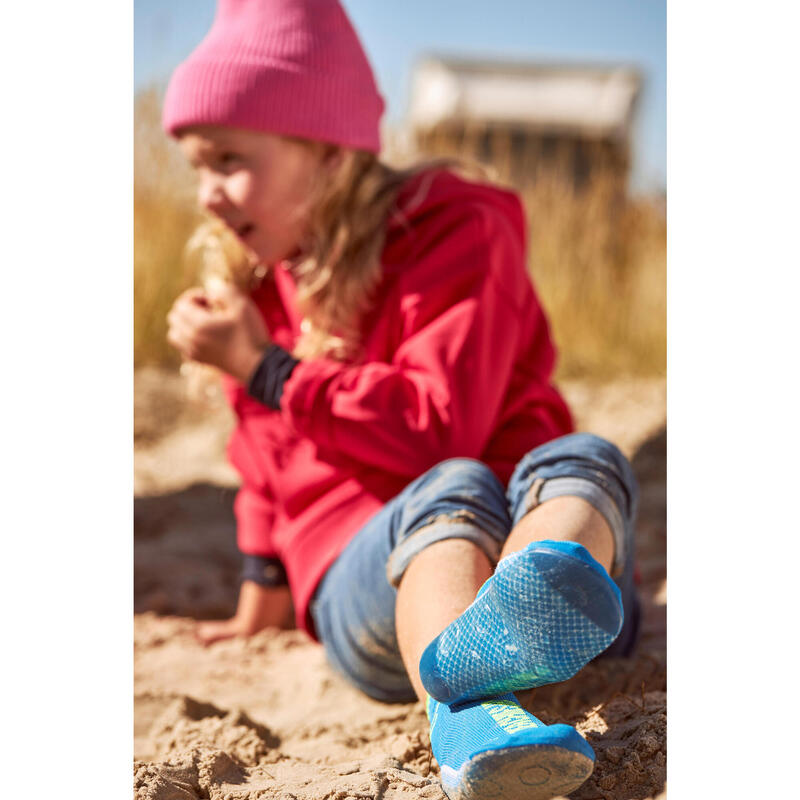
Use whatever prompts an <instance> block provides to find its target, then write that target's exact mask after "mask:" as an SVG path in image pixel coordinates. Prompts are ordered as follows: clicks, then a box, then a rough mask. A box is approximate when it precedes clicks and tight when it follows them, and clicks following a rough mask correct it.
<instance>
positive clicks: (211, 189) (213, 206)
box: [197, 177, 226, 212]
mask: <svg viewBox="0 0 800 800" xmlns="http://www.w3.org/2000/svg"><path fill="white" fill-rule="evenodd" d="M197 202H198V203H199V205H200V207H201V208H204V209H205V210H206V211H211V212H217V211H219V210H220V209H221V208H222V207H223V206H224V205H225V202H226V198H225V192H224V191H223V188H222V185H221V183H220V182H219V181H218V180H216V179H215V178H212V177H208V178H201V179H200V184H199V186H198V187H197Z"/></svg>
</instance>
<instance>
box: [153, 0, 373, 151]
mask: <svg viewBox="0 0 800 800" xmlns="http://www.w3.org/2000/svg"><path fill="white" fill-rule="evenodd" d="M383 110H384V102H383V98H382V97H381V96H380V94H379V93H378V89H377V87H376V85H375V78H374V77H373V74H372V70H371V68H370V65H369V62H368V61H367V57H366V55H365V53H364V50H363V48H362V47H361V42H359V40H358V36H357V35H356V32H355V30H353V26H352V25H351V24H350V20H349V19H348V18H347V15H346V14H345V13H344V10H343V9H342V7H341V5H340V4H339V0H219V2H218V5H217V13H216V16H215V17H214V22H213V24H212V26H211V29H210V30H209V32H208V33H207V34H206V37H205V38H204V39H203V41H202V42H200V44H199V45H198V46H197V48H196V49H195V50H194V52H192V54H191V55H190V56H189V57H188V58H187V59H186V61H184V62H183V63H182V64H180V66H178V68H177V69H176V70H175V72H174V73H173V75H172V78H171V79H170V82H169V86H168V88H167V94H166V98H165V100H164V112H163V119H162V122H163V125H164V128H165V130H167V132H169V133H170V134H172V135H173V136H174V135H176V133H177V131H178V130H179V129H180V128H184V127H187V126H189V125H222V126H226V127H230V128H245V129H247V130H256V131H266V132H268V133H277V134H282V135H285V136H298V137H301V138H305V139H315V140H318V141H323V142H331V143H333V144H339V145H342V146H345V147H351V148H354V149H359V150H370V151H372V152H374V153H378V152H380V148H381V144H380V130H379V123H380V118H381V114H382V113H383Z"/></svg>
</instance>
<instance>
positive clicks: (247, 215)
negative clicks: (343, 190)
mask: <svg viewBox="0 0 800 800" xmlns="http://www.w3.org/2000/svg"><path fill="white" fill-rule="evenodd" d="M179 144H180V147H181V150H183V153H184V155H185V156H186V157H187V159H188V160H189V162H190V163H191V164H192V166H193V167H194V168H195V171H196V172H197V175H198V178H199V186H198V202H199V203H200V205H201V206H202V207H203V208H205V209H206V210H207V211H209V212H210V213H212V214H214V215H215V216H217V217H219V218H220V219H221V220H222V221H223V222H224V223H225V224H226V225H227V226H228V227H229V228H230V229H231V230H232V231H233V232H234V233H235V234H236V235H237V236H238V237H239V239H241V241H242V242H243V243H244V244H245V245H246V246H247V247H248V248H249V249H250V250H252V251H253V252H254V253H255V254H256V256H258V260H259V261H260V262H261V263H263V264H273V263H275V262H276V261H280V260H281V259H284V258H287V257H289V256H290V255H292V254H294V252H295V251H296V250H297V248H298V247H299V246H300V244H301V242H302V240H303V237H304V235H305V232H306V224H305V220H306V214H305V213H304V206H305V205H306V203H307V201H308V198H309V195H310V192H311V188H312V187H313V186H314V181H315V180H319V171H320V169H321V164H322V157H321V155H320V153H319V151H318V150H317V149H312V148H311V147H309V146H308V145H306V144H304V143H301V142H294V141H291V140H287V139H283V138H281V137H279V136H275V135H273V134H269V133H258V132H255V131H245V130H237V129H232V128H220V127H215V126H198V127H195V128H189V129H187V130H186V131H185V132H184V133H183V134H182V135H181V137H180V140H179Z"/></svg>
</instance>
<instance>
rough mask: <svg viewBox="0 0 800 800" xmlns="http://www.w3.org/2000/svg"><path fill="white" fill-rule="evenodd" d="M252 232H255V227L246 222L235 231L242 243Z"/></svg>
mask: <svg viewBox="0 0 800 800" xmlns="http://www.w3.org/2000/svg"><path fill="white" fill-rule="evenodd" d="M253 230H255V226H254V225H252V224H251V223H249V222H248V223H246V224H244V225H242V226H240V227H239V228H237V229H236V235H237V236H238V237H239V238H240V239H242V240H243V241H244V240H246V239H247V237H248V236H249V235H250V234H251V233H252V232H253Z"/></svg>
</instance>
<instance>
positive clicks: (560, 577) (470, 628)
mask: <svg viewBox="0 0 800 800" xmlns="http://www.w3.org/2000/svg"><path fill="white" fill-rule="evenodd" d="M621 628H622V597H621V595H620V591H619V589H618V588H617V585H616V584H615V583H614V581H612V580H611V578H610V577H609V575H608V573H607V572H606V571H605V569H603V567H602V566H601V565H600V564H599V563H598V562H597V561H595V560H594V558H592V556H591V555H589V551H588V550H587V549H586V548H585V547H583V546H582V545H579V544H575V543H574V542H554V541H549V540H547V541H541V542H533V543H531V544H529V545H528V546H527V547H526V548H525V549H524V550H520V551H519V552H516V553H512V554H511V555H509V556H506V558H504V559H502V561H500V563H499V564H498V565H497V569H496V570H495V573H494V575H493V576H492V577H491V578H489V580H488V581H486V583H485V584H484V585H483V586H482V587H481V590H480V592H478V596H477V597H476V598H475V600H474V601H473V603H472V605H470V606H469V608H467V609H466V610H465V611H464V613H463V614H461V616H460V617H458V619H456V620H454V621H453V622H452V623H451V624H450V625H448V627H447V628H445V629H444V630H443V631H442V633H440V634H439V635H438V636H437V637H436V638H435V639H434V640H433V641H432V642H431V643H430V644H429V645H428V647H427V648H426V649H425V652H424V653H423V654H422V658H421V659H420V664H419V669H420V677H421V679H422V683H423V684H424V686H425V689H426V690H427V692H428V693H429V694H430V695H431V696H432V697H434V698H435V699H436V700H440V701H441V702H444V703H459V702H463V701H465V700H477V699H480V698H484V697H492V696H494V695H498V694H502V693H505V692H513V691H518V690H521V689H530V688H533V687H536V686H544V685H545V684H548V683H557V682H559V681H564V680H567V678H571V677H572V676H573V675H574V674H575V673H576V672H578V670H580V669H581V667H583V666H584V665H585V664H586V663H588V662H589V661H591V660H592V659H593V658H594V657H595V656H596V655H598V654H599V653H601V652H602V651H603V650H605V649H606V648H607V647H608V646H609V645H610V644H611V642H613V641H614V639H616V637H617V635H618V634H619V632H620V630H621Z"/></svg>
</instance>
